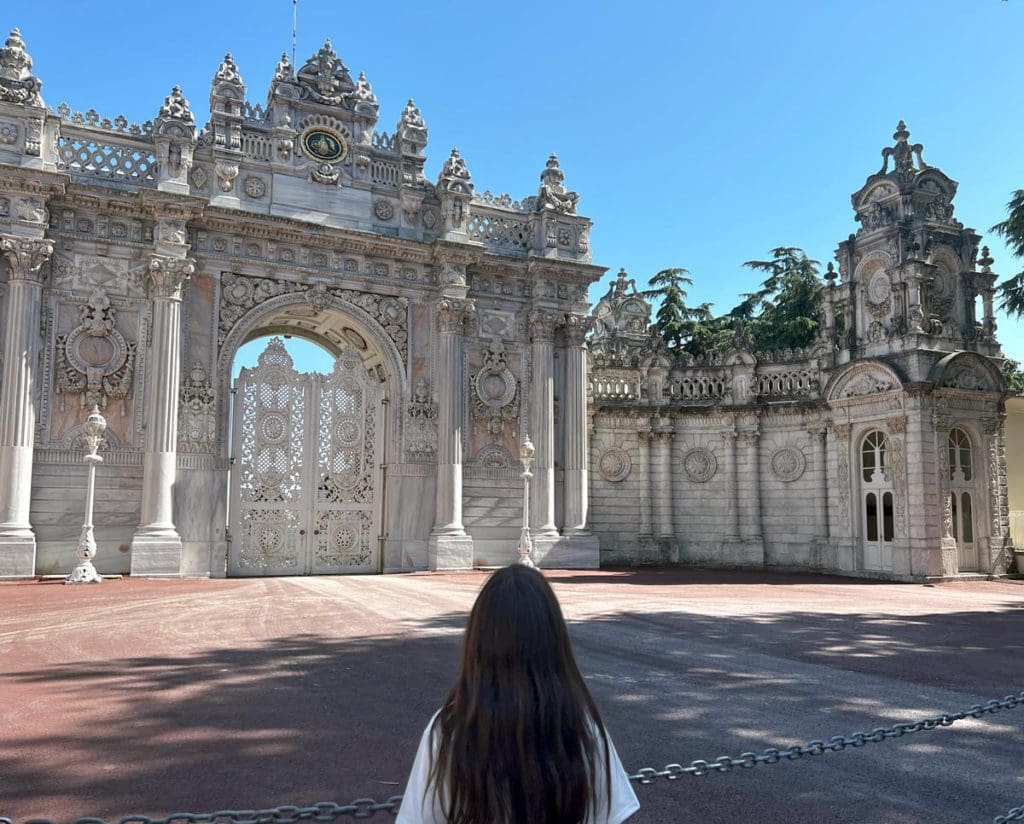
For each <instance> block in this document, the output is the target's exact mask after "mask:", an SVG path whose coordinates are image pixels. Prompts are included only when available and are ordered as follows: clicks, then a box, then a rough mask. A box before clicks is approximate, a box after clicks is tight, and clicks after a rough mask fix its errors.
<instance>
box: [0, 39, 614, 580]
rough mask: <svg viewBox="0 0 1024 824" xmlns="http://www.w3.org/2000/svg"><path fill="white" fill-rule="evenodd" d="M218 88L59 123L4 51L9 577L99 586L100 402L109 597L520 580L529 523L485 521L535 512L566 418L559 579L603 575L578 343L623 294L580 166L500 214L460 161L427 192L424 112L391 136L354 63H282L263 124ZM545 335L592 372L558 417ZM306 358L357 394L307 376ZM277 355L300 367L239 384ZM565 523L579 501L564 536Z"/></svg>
mask: <svg viewBox="0 0 1024 824" xmlns="http://www.w3.org/2000/svg"><path fill="white" fill-rule="evenodd" d="M210 68H211V83H210V87H209V89H208V98H206V100H208V109H209V116H208V118H207V117H204V116H202V115H199V114H198V112H196V111H195V108H197V107H193V105H192V103H191V102H190V99H189V96H190V95H192V96H193V99H194V96H195V95H197V94H199V93H200V90H197V89H192V90H186V89H182V88H179V87H178V86H172V87H170V91H169V93H168V94H167V96H166V97H165V98H164V99H163V100H162V101H160V100H154V101H153V115H154V116H153V118H152V120H149V121H146V122H145V123H141V124H134V123H130V122H129V121H128V120H127V119H125V118H123V117H104V116H102V115H100V114H98V113H97V112H95V111H92V110H89V111H87V112H84V113H82V112H75V111H73V110H72V109H71V108H70V107H68V106H66V105H58V106H56V107H54V108H52V109H50V108H48V107H47V106H46V105H45V104H44V102H43V98H42V95H41V90H42V87H43V83H42V80H41V78H40V77H39V76H37V74H36V71H37V69H36V67H34V66H33V64H32V61H31V59H30V57H29V55H28V50H27V47H26V45H25V43H24V41H23V39H22V38H21V36H20V34H19V33H18V32H17V31H14V32H12V33H11V36H10V38H8V40H7V42H6V45H5V46H4V48H2V49H0V244H2V246H0V248H2V250H3V252H4V260H5V262H4V263H3V264H2V265H0V324H2V326H0V332H2V338H3V339H4V340H5V341H6V346H7V347H8V349H9V351H5V352H2V353H0V362H2V363H3V370H4V371H3V375H2V381H3V383H2V387H0V407H2V408H0V421H2V422H3V423H2V424H0V426H3V427H6V429H4V431H3V432H0V435H2V440H0V443H3V444H5V446H2V447H0V469H2V470H3V478H4V480H3V481H2V482H0V483H2V487H0V503H2V507H0V509H2V512H3V513H4V514H3V522H2V523H0V577H9V576H10V577H18V576H26V575H31V574H33V573H35V572H37V571H39V570H42V569H46V570H54V569H61V568H63V567H64V566H66V565H68V564H71V565H72V566H73V565H74V556H73V550H74V547H73V545H69V544H68V542H66V541H65V540H64V538H63V534H64V533H63V524H64V523H66V522H67V521H68V520H69V519H71V520H74V519H75V518H77V517H78V515H77V507H78V503H77V498H78V496H77V489H76V488H75V486H74V482H73V481H72V480H69V479H70V478H73V477H74V476H73V474H72V473H71V472H70V471H69V468H70V467H72V466H76V465H78V464H80V462H81V456H80V455H79V454H77V452H76V450H77V448H78V446H77V445H78V444H79V442H80V440H81V433H82V426H83V424H84V419H85V416H86V414H87V413H88V410H89V409H90V407H91V405H92V404H94V403H95V404H97V405H98V406H99V407H100V408H103V409H105V410H106V411H105V415H106V417H107V419H108V421H109V428H108V430H107V432H106V435H105V437H106V446H105V448H104V449H103V452H102V457H103V459H104V461H103V464H102V466H101V468H100V471H99V473H98V475H97V482H98V484H99V487H98V494H97V502H98V503H97V505H98V510H97V512H96V515H95V520H96V524H97V526H96V536H97V541H98V543H99V552H98V556H97V560H96V563H97V565H98V566H99V568H100V569H101V570H102V571H104V572H131V573H133V574H137V575H224V574H232V575H271V574H310V573H325V572H331V573H336V572H381V571H387V570H401V569H422V568H460V567H470V566H472V565H474V564H478V563H496V562H501V561H502V560H512V559H513V558H515V557H516V549H515V548H516V544H517V541H518V536H519V520H520V516H519V515H518V514H515V513H513V512H511V511H508V512H506V511H505V510H504V509H501V510H500V512H495V511H492V510H490V509H488V507H490V506H491V504H490V502H492V501H495V500H501V501H505V500H506V499H512V500H514V501H515V504H514V505H516V506H518V501H519V498H520V497H521V496H519V497H516V494H517V493H515V492H514V490H513V491H512V493H510V492H509V490H507V489H504V488H499V487H502V485H503V484H505V477H506V476H508V477H510V478H513V479H515V478H517V477H518V475H517V470H516V468H515V466H514V463H515V460H516V459H515V458H514V457H513V456H515V455H518V453H519V443H520V441H521V440H522V439H523V438H524V437H526V436H527V434H529V433H528V430H529V428H530V422H531V421H540V422H544V423H545V426H551V425H552V424H553V421H554V419H555V403H556V401H555V399H556V397H557V398H558V399H559V400H558V402H559V403H560V404H561V405H562V407H563V408H568V405H571V406H572V409H573V415H572V420H573V429H572V433H571V437H572V438H573V439H574V444H573V446H572V449H571V450H568V451H567V447H566V446H565V444H564V443H563V442H561V441H556V440H555V439H554V438H553V437H550V435H551V432H552V431H553V430H551V431H548V432H547V434H548V436H549V437H547V439H546V440H545V439H544V438H543V437H540V436H536V437H534V440H535V441H536V440H538V437H540V444H541V445H540V446H539V447H538V454H537V463H538V467H540V469H539V473H540V474H539V477H541V478H542V479H543V480H542V482H540V487H541V492H540V494H541V495H542V498H543V502H544V504H543V505H539V506H538V512H540V517H542V518H543V523H544V524H545V525H546V526H547V527H548V533H549V534H548V536H547V538H546V539H545V540H543V541H539V542H538V544H537V555H536V558H535V560H538V561H540V562H542V563H548V564H558V565H570V566H572V565H582V566H596V565H597V563H598V560H599V559H598V548H597V541H596V539H595V538H594V536H593V535H591V534H589V533H588V532H587V531H586V530H585V529H582V528H581V526H582V519H581V516H580V513H584V512H585V511H586V495H587V486H586V483H585V477H584V476H583V475H581V474H580V473H581V472H585V467H583V465H582V464H581V460H582V458H581V457H580V456H582V454H583V451H584V446H585V439H586V432H585V420H584V416H583V413H582V410H584V409H585V402H586V401H585V392H586V382H585V360H584V358H583V354H584V352H585V350H584V349H583V348H582V344H581V343H580V342H578V341H576V338H577V337H579V336H576V335H575V333H571V334H569V335H568V337H567V336H566V334H565V332H564V331H563V330H564V329H565V328H566V327H567V326H568V327H571V328H572V329H577V328H579V326H580V323H581V320H582V318H583V317H584V314H585V311H586V302H585V298H584V296H585V294H586V289H587V287H588V286H589V284H591V283H592V282H593V281H594V280H596V279H597V278H598V277H599V276H600V275H601V273H602V272H603V269H602V268H600V267H597V266H593V265H592V264H591V261H590V252H589V245H588V237H589V231H590V221H589V220H588V219H587V218H585V217H583V216H581V215H579V214H578V213H577V206H578V203H579V195H578V194H576V193H575V192H573V191H571V190H570V189H569V188H568V186H567V184H566V173H565V172H564V171H563V170H562V168H561V166H560V164H559V162H558V160H557V158H556V157H554V156H553V155H552V156H550V157H548V158H547V159H546V160H545V158H539V159H538V167H539V168H538V172H539V179H535V181H534V185H533V187H532V190H529V191H526V192H524V194H525V195H526V196H525V197H518V198H515V199H513V198H512V197H510V196H509V195H493V194H491V192H490V191H489V190H488V191H486V192H485V193H484V194H483V195H478V194H477V191H476V184H475V181H474V179H473V176H472V174H471V171H470V158H467V157H464V156H463V155H462V154H461V153H460V152H459V151H458V150H457V149H454V148H451V147H444V148H443V150H440V151H439V152H437V153H436V155H435V157H434V160H435V165H434V173H433V176H432V177H429V176H428V156H427V147H428V137H429V133H428V129H427V124H426V119H425V117H424V114H423V113H422V112H421V111H420V109H419V108H418V107H417V106H416V104H415V103H414V102H413V101H411V100H409V101H400V103H399V104H398V105H396V107H395V108H394V109H393V117H394V119H393V120H392V121H391V122H392V123H393V124H394V125H393V126H387V127H386V126H384V124H383V123H381V116H382V113H383V112H384V111H385V109H384V107H383V106H382V105H381V103H379V102H378V100H377V97H376V94H375V93H374V91H373V87H372V86H371V84H370V82H369V80H368V79H367V77H366V75H365V74H362V73H360V72H352V71H350V70H349V68H348V67H347V66H346V65H345V62H344V61H343V59H342V57H341V56H340V55H339V54H338V52H337V51H335V49H334V47H333V45H332V44H331V43H330V41H327V42H325V43H324V45H323V47H322V48H320V49H318V50H317V51H316V52H315V53H313V54H312V55H310V56H309V58H308V59H307V60H305V61H304V62H303V63H301V64H300V65H299V66H298V67H296V66H292V65H291V63H290V61H289V60H288V58H287V57H282V58H281V60H280V61H279V62H278V64H277V66H276V69H275V71H274V76H273V80H272V82H271V84H270V89H269V90H268V92H267V94H266V96H265V97H264V95H263V94H262V93H260V94H258V95H256V96H257V97H259V98H260V100H261V102H260V103H254V102H251V101H250V100H249V90H248V88H247V86H246V83H245V80H244V79H243V74H244V67H240V66H239V65H238V64H237V63H236V62H235V60H234V58H233V57H232V56H231V55H230V54H227V55H225V57H224V59H223V61H221V63H220V65H219V66H211V67H210ZM169 86H170V84H169ZM206 91H207V90H203V92H204V93H205V92H206ZM264 100H265V101H266V102H263V101H264ZM204 102H205V101H204ZM204 121H205V122H204ZM55 250H56V251H55ZM531 316H537V317H543V318H544V319H545V323H544V325H543V335H544V340H543V343H542V344H541V343H538V344H536V345H537V346H540V347H541V349H542V350H543V351H544V352H546V353H548V357H549V358H550V359H552V362H553V358H554V357H555V350H558V351H559V352H561V351H562V350H563V349H564V350H565V351H566V352H568V351H570V350H571V351H572V352H573V355H572V361H573V363H574V364H575V367H574V368H576V369H577V371H576V372H574V373H573V375H572V376H569V377H566V376H563V375H562V374H561V373H559V374H558V375H557V376H554V379H555V380H556V381H557V382H558V385H557V386H554V387H548V391H545V392H538V391H536V390H535V387H534V385H533V384H532V382H531V376H530V373H528V372H527V371H526V364H527V363H528V357H529V355H530V352H531V349H532V348H533V347H534V346H535V343H534V340H533V337H534V335H533V330H531V329H530V327H529V326H528V324H527V318H529V317H531ZM40 331H41V332H42V334H40ZM275 336H276V337H275ZM289 336H294V337H302V338H305V339H307V340H310V341H313V342H315V343H318V344H320V345H321V346H323V347H324V348H325V349H327V350H328V351H329V352H330V353H331V354H332V355H333V356H334V358H335V359H336V363H337V366H336V368H335V369H334V371H333V372H331V374H328V375H306V374H302V373H299V372H297V371H295V369H294V368H293V365H292V364H290V363H289V362H288V359H287V355H286V353H285V352H284V351H283V348H282V345H281V342H280V341H281V340H284V339H285V338H287V337H289ZM256 338H263V339H267V340H273V341H274V342H272V343H271V344H270V345H269V346H268V347H267V349H266V351H265V352H264V355H263V358H262V359H261V362H260V365H259V366H258V367H255V368H254V369H250V370H245V371H243V372H242V374H241V375H239V376H237V379H235V378H234V377H233V376H234V375H235V372H236V370H235V369H234V361H235V358H236V353H237V351H238V348H239V347H240V346H242V345H243V344H245V343H246V342H248V341H251V340H253V339H256ZM570 338H571V340H572V341H573V342H570V340H569V339H570ZM581 364H582V365H581ZM579 370H583V371H579ZM552 390H553V391H552ZM111 410H113V414H112V412H111ZM569 452H571V453H572V455H573V456H574V457H573V458H572V460H573V461H574V466H576V467H577V468H576V469H575V470H574V474H573V475H572V478H571V480H570V481H568V485H567V486H565V489H563V484H564V482H563V480H562V478H561V476H560V475H558V474H556V472H555V471H554V467H555V465H556V464H559V463H564V462H565V460H566V455H568V453H569ZM464 466H465V467H467V474H466V476H465V477H464V474H463V468H464ZM470 470H471V471H470ZM473 472H479V473H482V474H479V475H473V474H472V473H473ZM556 497H557V498H558V499H559V500H561V499H562V498H565V499H566V500H570V502H571V506H570V507H569V510H568V511H569V514H568V515H566V516H565V517H568V518H570V519H571V521H572V523H571V524H567V525H565V528H564V531H565V534H564V535H563V534H561V533H560V531H559V526H563V525H561V524H557V523H556V522H555V521H556V518H558V517H561V516H558V515H557V513H556V511H555V508H554V501H555V500H556ZM501 507H504V503H502V504H501ZM499 509H500V507H499ZM30 512H34V513H36V515H35V516H33V517H32V518H30ZM118 547H120V548H121V551H116V550H117V548H118Z"/></svg>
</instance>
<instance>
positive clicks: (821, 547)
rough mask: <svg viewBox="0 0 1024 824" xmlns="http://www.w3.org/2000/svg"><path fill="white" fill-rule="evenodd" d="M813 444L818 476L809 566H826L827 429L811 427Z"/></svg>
mask: <svg viewBox="0 0 1024 824" xmlns="http://www.w3.org/2000/svg"><path fill="white" fill-rule="evenodd" d="M807 434H808V435H810V436H811V442H812V443H813V444H814V466H815V469H816V470H817V474H818V490H817V495H816V496H815V501H814V545H813V547H812V550H811V566H812V567H815V568H821V567H824V566H827V565H828V564H827V561H828V557H827V556H828V547H829V537H830V536H829V532H830V529H829V524H828V502H829V492H828V427H826V426H824V425H820V426H811V427H810V428H809V429H808V430H807Z"/></svg>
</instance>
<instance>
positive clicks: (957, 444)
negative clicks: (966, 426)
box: [949, 429, 973, 483]
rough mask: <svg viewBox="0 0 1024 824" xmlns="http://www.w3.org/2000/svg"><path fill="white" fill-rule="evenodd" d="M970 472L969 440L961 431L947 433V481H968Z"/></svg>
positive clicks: (954, 430) (952, 430)
mask: <svg viewBox="0 0 1024 824" xmlns="http://www.w3.org/2000/svg"><path fill="white" fill-rule="evenodd" d="M972 474H973V472H972V470H971V439H970V438H969V437H967V433H966V432H964V431H963V430H962V429H951V430H950V431H949V480H950V481H952V482H954V483H956V482H957V481H970V480H971V476H972Z"/></svg>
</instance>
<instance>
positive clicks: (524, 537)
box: [516, 526, 536, 567]
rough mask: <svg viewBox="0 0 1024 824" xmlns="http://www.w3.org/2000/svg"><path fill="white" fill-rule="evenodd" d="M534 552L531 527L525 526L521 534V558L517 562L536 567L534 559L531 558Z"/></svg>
mask: <svg viewBox="0 0 1024 824" xmlns="http://www.w3.org/2000/svg"><path fill="white" fill-rule="evenodd" d="M532 552H533V540H532V539H531V538H530V528H529V527H528V526H524V527H523V531H522V532H521V533H520V534H519V560H518V561H517V562H516V563H518V564H522V565H523V566H528V567H535V566H536V564H534V563H533V559H532V558H530V555H531V553H532Z"/></svg>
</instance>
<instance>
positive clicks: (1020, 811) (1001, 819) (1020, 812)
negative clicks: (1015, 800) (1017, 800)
mask: <svg viewBox="0 0 1024 824" xmlns="http://www.w3.org/2000/svg"><path fill="white" fill-rule="evenodd" d="M1007 821H1024V804H1022V805H1021V806H1019V807H1014V808H1013V809H1012V810H1010V811H1009V812H1008V813H1007V814H1006V815H997V816H996V817H995V818H994V819H993V820H992V824H1006V822H1007Z"/></svg>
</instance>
